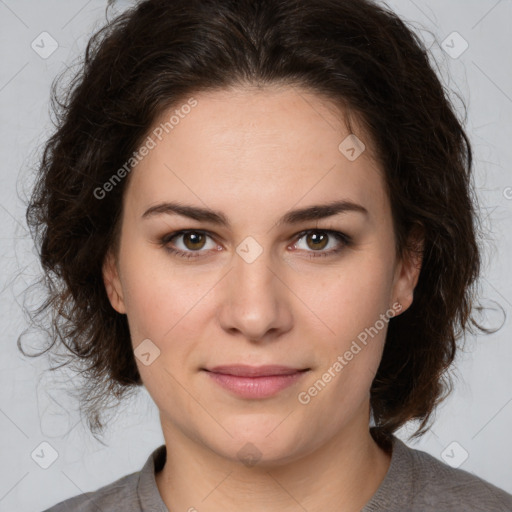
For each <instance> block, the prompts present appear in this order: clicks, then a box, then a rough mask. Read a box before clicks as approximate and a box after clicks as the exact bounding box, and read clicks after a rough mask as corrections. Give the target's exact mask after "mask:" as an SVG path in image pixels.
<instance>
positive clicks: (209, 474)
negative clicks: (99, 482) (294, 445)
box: [156, 418, 391, 512]
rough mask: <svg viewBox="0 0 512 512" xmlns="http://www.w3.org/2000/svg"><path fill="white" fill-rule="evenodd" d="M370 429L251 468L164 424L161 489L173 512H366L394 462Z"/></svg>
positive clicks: (356, 428) (349, 430)
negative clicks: (283, 460) (282, 460)
mask: <svg viewBox="0 0 512 512" xmlns="http://www.w3.org/2000/svg"><path fill="white" fill-rule="evenodd" d="M363 419H364V418H363ZM367 425H368V423H367V422H366V427H365V426H364V424H363V425H361V422H359V424H357V425H348V426H347V427H346V428H345V429H343V431H342V432H339V433H338V434H337V435H336V436H335V437H333V438H331V439H330V440H329V441H328V442H327V443H324V444H323V445H322V446H319V447H316V448H315V449H313V450H312V451H310V452H309V453H308V454H306V455H304V456H303V457H301V458H298V459H295V460H293V461H288V462H287V463H285V464H279V465H277V464H275V463H272V464H270V463H266V462H265V461H264V460H260V461H258V463H257V464H255V465H253V466H248V465H244V464H243V463H242V462H241V461H240V460H232V459H227V458H225V457H222V456H220V455H219V454H217V453H215V452H213V451H212V450H210V449H209V448H207V447H205V446H204V445H203V444H200V443H198V442H197V441H195V440H192V439H190V438H189V437H187V436H185V435H183V433H182V432H181V431H180V430H179V429H177V428H172V427H171V426H170V425H165V424H164V423H163V427H164V428H163V432H164V437H165V442H166V446H167V460H166V463H165V465H164V467H163V469H162V470H161V471H160V472H159V473H157V475H156V482H157V486H158V489H159V492H160V495H161V496H162V499H163V501H164V503H165V504H166V506H167V508H168V509H169V511H170V512H175V511H178V510H184V511H191V512H194V511H200V512H220V511H222V512H235V511H239V510H241V509H242V510H244V511H247V512H256V511H258V512H260V511H261V510H265V511H266V512H274V511H275V512H277V511H279V512H288V511H290V512H291V511H297V510H299V509H300V508H299V507H301V508H302V509H303V510H307V511H308V512H317V511H318V512H320V511H325V510H340V511H346V512H351V511H360V510H361V508H363V507H364V505H365V504H366V503H367V502H368V501H369V500H370V498H371V497H372V495H373V494H374V493H375V491H376V490H377V489H378V487H379V485H380V484H381V482H382V480H383V479H384V477H385V475H386V473H387V471H388V469H389V464H390V459H391V457H390V455H389V454H387V453H386V452H385V451H384V450H383V449H381V448H380V447H379V446H378V445H377V443H376V442H375V441H374V440H373V438H372V436H371V434H370V432H369V429H368V427H367ZM361 427H363V428H361Z"/></svg>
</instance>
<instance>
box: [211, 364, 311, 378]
mask: <svg viewBox="0 0 512 512" xmlns="http://www.w3.org/2000/svg"><path fill="white" fill-rule="evenodd" d="M308 369H309V368H292V367H290V366H281V365H273V364H272V365H264V366H248V365H222V366H214V367H213V368H205V370H206V371H209V372H213V373H223V374H225V375H236V376H238V377H261V376H269V375H292V374H294V373H297V372H301V371H305V370H308Z"/></svg>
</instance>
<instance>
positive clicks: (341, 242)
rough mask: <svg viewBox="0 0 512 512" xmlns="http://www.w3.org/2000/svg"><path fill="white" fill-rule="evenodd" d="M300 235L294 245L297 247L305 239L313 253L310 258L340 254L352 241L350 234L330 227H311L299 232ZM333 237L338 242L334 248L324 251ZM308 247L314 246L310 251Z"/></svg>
mask: <svg viewBox="0 0 512 512" xmlns="http://www.w3.org/2000/svg"><path fill="white" fill-rule="evenodd" d="M298 236H299V239H298V241H297V242H295V244H294V247H297V245H298V244H299V242H300V241H301V240H302V239H304V240H305V242H306V251H307V252H310V253H311V254H310V255H309V257H310V258H317V257H327V256H332V255H335V254H338V253H339V252H341V251H342V250H343V249H344V248H345V247H347V246H349V245H350V243H351V239H350V237H349V236H348V235H345V233H341V232H340V231H333V230H330V229H310V230H307V231H303V232H302V233H299V235H298ZM333 239H334V242H337V243H334V248H331V249H330V250H328V251H324V249H325V248H326V247H327V246H328V245H329V243H330V242H331V241H332V240H333ZM299 248H300V247H299ZM308 248H310V249H311V248H312V251H308ZM314 253H318V254H314Z"/></svg>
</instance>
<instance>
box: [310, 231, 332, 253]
mask: <svg viewBox="0 0 512 512" xmlns="http://www.w3.org/2000/svg"><path fill="white" fill-rule="evenodd" d="M328 241H329V235H328V234H327V233H325V232H323V231H312V232H311V233H309V234H308V235H307V236H306V243H307V244H308V247H309V248H310V249H313V250H321V249H325V247H326V245H327V243H328Z"/></svg>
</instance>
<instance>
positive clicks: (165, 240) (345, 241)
mask: <svg viewBox="0 0 512 512" xmlns="http://www.w3.org/2000/svg"><path fill="white" fill-rule="evenodd" d="M188 233H200V234H202V235H206V236H208V237H210V238H213V237H212V235H211V234H210V233H209V232H208V231H203V230H199V229H188V230H181V231H175V232H173V233H169V234H167V235H165V236H164V237H162V238H161V239H160V242H159V243H160V245H161V246H162V247H163V248H164V249H165V250H166V251H167V252H169V253H170V254H172V255H173V256H177V257H179V258H183V259H187V260H191V259H194V258H200V257H202V256H194V253H201V252H206V251H202V250H198V251H181V250H179V249H174V248H172V247H170V246H169V245H168V244H169V242H170V241H171V240H173V239H175V238H177V237H179V236H182V235H186V234H188ZM309 233H323V234H328V235H331V236H333V237H334V238H336V240H338V242H340V243H341V247H340V248H338V249H331V250H330V251H326V252H324V251H322V252H321V251H307V252H309V253H312V254H310V256H309V258H311V259H312V258H321V257H330V256H335V255H337V254H338V253H340V252H341V251H342V250H343V249H344V248H346V247H348V246H350V245H351V243H352V239H351V238H350V237H349V236H348V235H346V234H345V233H341V232H340V231H335V230H332V229H307V230H305V231H301V232H300V233H297V235H295V236H296V242H295V244H296V243H297V242H298V241H299V240H300V239H301V238H303V237H304V236H305V235H307V234H309Z"/></svg>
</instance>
